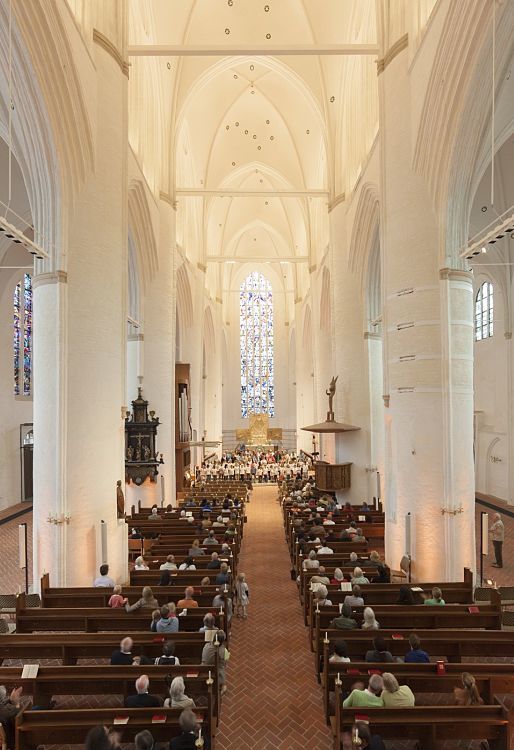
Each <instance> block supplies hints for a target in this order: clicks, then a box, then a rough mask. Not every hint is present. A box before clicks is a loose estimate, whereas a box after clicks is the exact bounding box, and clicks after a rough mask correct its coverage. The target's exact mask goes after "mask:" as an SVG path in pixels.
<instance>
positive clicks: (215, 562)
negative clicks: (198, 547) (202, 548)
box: [207, 552, 221, 570]
mask: <svg viewBox="0 0 514 750" xmlns="http://www.w3.org/2000/svg"><path fill="white" fill-rule="evenodd" d="M220 567H221V560H220V558H219V555H218V553H217V552H213V553H212V555H211V559H210V560H209V562H208V563H207V569H208V570H219V569H220Z"/></svg>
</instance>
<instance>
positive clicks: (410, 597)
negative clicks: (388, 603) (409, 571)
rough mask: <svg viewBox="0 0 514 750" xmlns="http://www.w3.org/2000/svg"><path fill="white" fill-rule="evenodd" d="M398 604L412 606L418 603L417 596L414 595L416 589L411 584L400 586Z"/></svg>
mask: <svg viewBox="0 0 514 750" xmlns="http://www.w3.org/2000/svg"><path fill="white" fill-rule="evenodd" d="M396 604H401V605H403V606H412V605H414V604H417V602H416V597H415V596H414V591H413V590H412V589H411V587H410V586H405V585H403V586H400V591H399V592H398V599H397V600H396Z"/></svg>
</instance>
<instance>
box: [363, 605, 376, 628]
mask: <svg viewBox="0 0 514 750" xmlns="http://www.w3.org/2000/svg"><path fill="white" fill-rule="evenodd" d="M362 629H363V630H380V624H379V623H378V622H377V620H376V619H375V613H374V612H373V610H372V609H371V607H365V608H364V619H363V621H362Z"/></svg>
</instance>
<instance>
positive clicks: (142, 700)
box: [123, 674, 162, 708]
mask: <svg viewBox="0 0 514 750" xmlns="http://www.w3.org/2000/svg"><path fill="white" fill-rule="evenodd" d="M149 687H150V678H149V677H148V675H147V674H142V675H140V676H139V677H138V678H137V680H136V694H135V695H127V696H126V697H125V700H124V702H123V705H124V706H125V708H157V707H158V706H161V705H162V703H161V700H160V699H159V698H158V697H157V696H156V695H150V694H149V692H148V688H149Z"/></svg>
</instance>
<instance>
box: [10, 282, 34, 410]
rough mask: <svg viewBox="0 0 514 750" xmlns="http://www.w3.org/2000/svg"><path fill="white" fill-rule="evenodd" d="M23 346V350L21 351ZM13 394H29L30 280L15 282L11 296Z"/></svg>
mask: <svg viewBox="0 0 514 750" xmlns="http://www.w3.org/2000/svg"><path fill="white" fill-rule="evenodd" d="M22 347H23V352H22ZM13 367H14V395H15V396H19V395H23V396H30V391H31V381H32V280H31V278H30V276H29V274H28V273H26V274H24V276H23V286H22V283H21V282H20V283H18V284H16V287H15V289H14V298H13Z"/></svg>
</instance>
